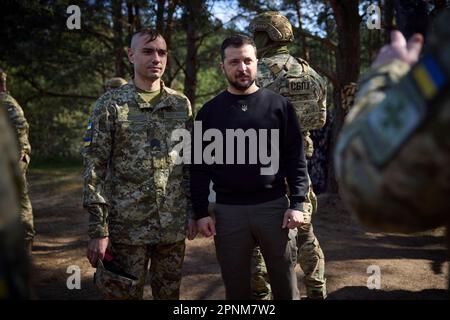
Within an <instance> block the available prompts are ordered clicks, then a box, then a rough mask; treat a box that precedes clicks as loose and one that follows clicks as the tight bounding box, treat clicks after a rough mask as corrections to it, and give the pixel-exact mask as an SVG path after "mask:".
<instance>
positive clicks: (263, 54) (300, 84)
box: [250, 11, 326, 299]
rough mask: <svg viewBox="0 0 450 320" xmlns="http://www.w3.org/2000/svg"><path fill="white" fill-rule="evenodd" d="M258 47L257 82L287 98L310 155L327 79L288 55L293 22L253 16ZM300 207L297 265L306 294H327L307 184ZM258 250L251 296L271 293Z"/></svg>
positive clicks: (252, 27) (314, 206) (273, 15)
mask: <svg viewBox="0 0 450 320" xmlns="http://www.w3.org/2000/svg"><path fill="white" fill-rule="evenodd" d="M250 31H251V32H252V33H253V36H254V40H255V43H256V46H257V49H258V59H259V61H258V75H257V78H256V83H257V84H258V86H260V87H264V88H268V89H271V90H273V91H275V92H277V93H279V94H281V95H283V96H285V97H287V98H288V99H289V101H290V102H291V103H292V104H293V105H294V107H295V110H296V113H297V115H298V118H299V122H300V127H301V128H302V130H303V144H304V148H305V155H306V157H307V158H311V157H312V154H313V151H314V149H313V142H312V140H311V138H310V136H309V135H310V133H309V131H310V130H315V129H320V128H322V127H323V126H324V124H325V121H326V83H325V81H324V80H323V78H322V77H321V76H319V75H318V74H317V73H316V72H315V71H314V70H313V69H312V68H311V67H310V66H309V65H308V63H307V62H306V61H304V60H302V59H299V58H294V57H293V56H291V55H290V54H289V50H288V44H289V43H290V42H292V40H293V32H292V26H291V24H290V22H289V21H288V19H287V18H286V17H284V16H283V15H281V14H280V13H279V12H274V11H269V12H266V13H262V14H260V15H258V16H257V17H256V18H255V19H254V20H253V21H252V22H251V24H250ZM304 205H305V210H304V212H305V215H304V218H305V224H303V225H301V226H300V227H298V238H297V247H298V250H299V251H298V263H299V264H300V267H301V268H302V270H303V272H304V274H305V285H306V290H307V292H306V293H307V296H308V298H310V299H324V298H326V279H325V275H324V273H325V260H324V255H323V252H322V249H321V248H320V245H319V242H318V240H317V238H316V237H315V235H314V233H313V227H312V224H311V215H312V214H313V213H314V212H316V210H317V199H316V195H315V194H314V192H313V190H312V186H311V182H310V188H309V192H308V198H307V200H306V201H305V202H304ZM267 280H268V279H267V272H266V268H265V265H264V260H263V257H262V255H261V253H260V251H259V248H258V247H257V248H255V251H254V254H253V283H252V284H253V292H254V296H255V298H256V299H266V298H268V297H270V285H269V283H268V281H267Z"/></svg>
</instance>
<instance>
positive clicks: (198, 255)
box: [29, 165, 448, 300]
mask: <svg viewBox="0 0 450 320" xmlns="http://www.w3.org/2000/svg"><path fill="white" fill-rule="evenodd" d="M81 172H82V168H81V166H79V165H70V166H67V165H65V166H61V165H59V166H52V165H46V166H45V167H42V166H40V167H38V168H32V170H31V171H30V174H29V180H30V185H31V199H32V202H33V208H34V217H35V226H36V231H37V235H36V238H35V242H34V248H33V259H34V268H33V269H34V270H33V273H32V275H33V283H34V291H35V294H36V296H37V298H38V299H100V296H99V295H98V294H97V293H96V291H95V288H94V285H93V282H92V277H93V273H94V269H93V268H92V267H91V266H90V264H89V263H88V261H87V259H86V258H85V256H86V255H85V254H86V246H87V240H88V237H87V222H88V216H87V213H86V212H85V211H84V210H83V208H82V205H81V194H82V176H81ZM313 225H314V230H315V234H316V236H317V238H318V239H319V241H320V244H321V246H322V248H323V251H324V253H325V257H326V277H327V286H328V298H329V299H339V300H341V299H445V298H447V297H448V296H447V293H446V291H445V288H446V285H447V280H446V279H447V278H446V277H447V270H448V262H447V261H446V258H447V254H446V249H445V246H444V230H443V229H436V230H432V231H429V232H426V233H421V234H415V235H394V234H384V233H370V232H367V231H366V230H364V229H363V228H362V227H361V226H360V225H359V224H358V223H357V221H356V220H355V219H354V218H353V217H352V216H350V215H349V214H348V213H347V212H346V211H345V209H344V208H343V206H342V203H341V202H340V200H339V198H338V197H337V196H335V195H320V196H319V212H318V213H317V214H316V215H315V217H314V219H313ZM70 266H78V267H79V268H80V270H81V287H80V289H72V290H70V289H68V287H67V285H66V282H67V279H68V277H69V276H70V275H71V274H69V273H67V270H68V268H69V267H70ZM370 266H378V267H379V270H380V272H381V278H380V280H381V282H380V284H381V288H380V289H378V290H377V289H375V290H370V289H368V287H367V283H368V277H370V276H371V275H372V272H373V271H372V272H370V273H368V268H369V267H370ZM371 268H373V267H371ZM375 268H376V267H375ZM370 270H371V269H369V271H370ZM183 274H184V277H183V281H182V286H181V299H188V300H202V299H208V300H215V299H224V297H225V293H224V287H223V283H222V279H221V277H220V268H219V266H218V263H217V260H216V257H215V251H214V243H213V240H212V239H211V238H210V239H205V238H200V237H197V238H196V239H195V240H193V241H188V242H187V250H186V257H185V264H184V267H183ZM297 274H298V278H299V288H300V291H301V295H302V296H304V295H305V288H304V286H303V283H302V281H303V272H302V271H301V269H300V267H299V266H297ZM369 283H374V282H373V281H371V280H370V279H369ZM145 298H146V299H151V288H150V286H149V285H148V284H147V285H146V288H145Z"/></svg>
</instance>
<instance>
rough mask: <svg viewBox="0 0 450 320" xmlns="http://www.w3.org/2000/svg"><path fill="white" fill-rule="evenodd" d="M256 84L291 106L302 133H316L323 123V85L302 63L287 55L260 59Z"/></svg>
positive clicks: (324, 117) (304, 63)
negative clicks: (288, 102) (285, 100)
mask: <svg viewBox="0 0 450 320" xmlns="http://www.w3.org/2000/svg"><path fill="white" fill-rule="evenodd" d="M256 83H257V85H258V86H260V87H264V88H268V89H271V90H273V91H275V92H277V93H279V94H281V95H282V96H285V97H287V98H288V99H289V101H290V102H291V103H292V104H293V106H294V108H295V112H296V113H297V116H298V119H299V122H300V126H301V129H302V131H309V130H315V129H320V128H322V127H323V126H324V125H325V121H326V103H325V97H324V92H325V84H324V81H323V80H322V79H321V77H320V76H319V75H318V74H317V73H316V72H315V71H314V70H313V69H312V68H311V67H310V66H309V65H308V63H307V62H306V61H305V60H302V59H300V58H294V57H292V56H291V55H289V54H278V55H275V56H273V57H270V58H262V59H260V61H259V62H258V75H257V78H256Z"/></svg>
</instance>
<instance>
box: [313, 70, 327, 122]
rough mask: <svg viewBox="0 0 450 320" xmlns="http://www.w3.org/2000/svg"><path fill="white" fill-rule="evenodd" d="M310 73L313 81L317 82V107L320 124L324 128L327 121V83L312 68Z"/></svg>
mask: <svg viewBox="0 0 450 320" xmlns="http://www.w3.org/2000/svg"><path fill="white" fill-rule="evenodd" d="M310 73H311V75H312V77H313V79H314V80H315V81H316V82H317V87H318V88H319V90H318V92H317V97H318V100H317V105H318V107H319V111H320V115H319V116H320V119H319V121H320V124H321V126H322V127H323V126H324V125H325V122H326V121H327V82H326V80H325V79H324V78H323V77H321V76H320V75H319V74H318V73H317V72H316V71H315V70H314V69H313V68H310Z"/></svg>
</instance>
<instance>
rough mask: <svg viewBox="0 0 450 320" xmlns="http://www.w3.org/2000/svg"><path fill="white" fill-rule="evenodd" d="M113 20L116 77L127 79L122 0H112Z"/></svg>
mask: <svg viewBox="0 0 450 320" xmlns="http://www.w3.org/2000/svg"><path fill="white" fill-rule="evenodd" d="M111 9H112V20H113V48H114V65H115V72H116V74H115V75H116V76H118V77H122V78H124V77H125V74H126V65H125V62H124V59H125V50H124V41H123V22H122V0H112V1H111Z"/></svg>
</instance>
